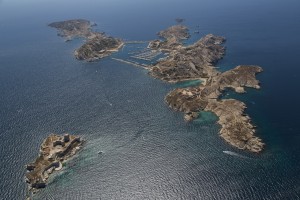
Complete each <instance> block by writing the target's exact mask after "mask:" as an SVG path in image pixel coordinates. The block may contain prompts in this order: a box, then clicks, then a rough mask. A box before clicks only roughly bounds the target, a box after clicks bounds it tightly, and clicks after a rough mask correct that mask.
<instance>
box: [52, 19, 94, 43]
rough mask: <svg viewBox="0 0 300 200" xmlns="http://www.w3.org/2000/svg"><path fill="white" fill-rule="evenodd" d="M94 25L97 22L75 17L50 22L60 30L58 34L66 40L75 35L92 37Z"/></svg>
mask: <svg viewBox="0 0 300 200" xmlns="http://www.w3.org/2000/svg"><path fill="white" fill-rule="evenodd" d="M92 25H95V24H92V23H91V22H90V21H88V20H85V19H73V20H67V21H62V22H53V23H51V24H49V26H50V27H52V28H56V29H57V30H58V31H59V32H58V35H59V36H61V37H64V38H65V39H66V40H71V39H73V38H74V37H85V38H88V37H90V36H91V33H92V30H91V27H92Z"/></svg>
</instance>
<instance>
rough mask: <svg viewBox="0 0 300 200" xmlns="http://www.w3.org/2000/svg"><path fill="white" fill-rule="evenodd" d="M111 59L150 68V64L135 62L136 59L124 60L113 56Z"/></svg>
mask: <svg viewBox="0 0 300 200" xmlns="http://www.w3.org/2000/svg"><path fill="white" fill-rule="evenodd" d="M111 59H113V60H116V61H119V62H122V63H126V64H129V65H133V66H136V67H142V68H144V69H147V70H149V66H147V65H145V64H141V63H138V62H135V61H131V60H123V59H120V58H111Z"/></svg>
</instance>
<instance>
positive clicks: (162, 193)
mask: <svg viewBox="0 0 300 200" xmlns="http://www.w3.org/2000/svg"><path fill="white" fill-rule="evenodd" d="M167 6H169V7H167ZM298 8H299V2H297V1H293V0H289V1H285V2H281V1H263V2H261V1H258V0H257V1H256V0H255V1H243V2H239V1H234V0H230V1H226V2H223V1H217V0H214V1H196V0H190V1H188V3H187V2H186V1H184V2H183V1H175V2H174V1H172V4H171V1H169V0H167V1H164V2H161V1H151V2H140V1H134V0H129V1H118V0H115V1H109V2H107V1H96V0H90V1H88V3H87V2H86V1H85V2H83V1H72V2H71V1H63V2H61V1H43V2H40V1H35V0H30V1H26V2H19V1H14V0H12V1H5V0H3V1H0V35H1V37H0V94H1V95H0V141H1V142H0V157H1V160H2V161H1V162H0V177H1V181H0V199H8V200H11V199H23V198H24V195H25V188H26V187H25V183H24V181H23V176H24V173H25V170H24V165H25V164H26V163H28V162H30V161H32V160H33V159H34V158H35V156H36V155H37V153H38V148H39V145H40V143H41V142H42V140H43V138H45V137H46V136H47V135H48V134H49V133H51V132H56V133H64V132H70V133H73V134H78V135H82V136H83V137H84V138H85V139H86V140H87V141H88V142H87V143H86V146H85V148H84V149H83V150H82V152H81V153H80V154H78V155H77V156H76V157H75V158H74V159H73V160H70V161H69V162H68V163H67V164H66V168H65V169H64V170H62V171H61V172H59V173H57V176H54V177H52V178H51V180H50V181H49V185H48V187H47V188H46V189H44V190H42V191H41V192H40V193H39V194H37V195H36V196H35V198H34V199H72V200H73V199H105V200H106V199H251V200H252V199H299V193H300V182H299V172H300V169H299V164H300V160H299V156H298V155H299V152H300V149H299V142H300V138H299V133H300V130H299V126H298V122H299V120H300V119H299V115H298V113H299V111H300V110H299V109H300V107H299V106H298V102H299V100H300V97H299V94H297V93H296V92H295V91H298V90H299V84H298V74H299V73H298V72H299V69H298V57H299V52H300V49H299V48H300V39H299V38H298V35H299V33H300V27H299V24H298V23H297V19H299V17H300V14H299V12H298ZM153 10H155V12H154V11H153ZM253 13H255V15H254V14H253ZM178 15H180V16H178ZM177 17H183V18H186V22H185V23H186V24H187V25H188V26H189V27H191V30H194V29H199V32H200V33H199V34H193V36H192V38H191V39H190V41H189V42H192V41H196V40H197V39H198V38H200V37H201V36H203V35H205V34H207V33H215V34H219V35H223V36H225V37H226V38H227V42H226V44H225V45H226V47H227V54H226V56H225V58H224V59H223V60H222V61H221V62H220V63H219V64H218V66H219V67H220V70H227V69H230V68H232V67H234V66H236V65H238V64H257V65H260V66H262V67H263V68H264V72H263V73H261V74H260V75H258V78H259V80H260V81H261V83H262V89H261V90H259V91H257V90H252V89H250V90H247V93H246V94H243V95H239V94H234V93H233V92H232V91H228V94H229V95H224V98H231V97H234V98H238V99H240V100H242V101H243V102H245V103H246V104H247V107H248V109H247V110H246V112H247V114H249V115H250V117H251V118H252V120H253V123H254V124H255V125H257V127H258V129H257V134H258V135H259V136H260V137H261V138H262V139H263V140H264V141H265V143H266V144H267V146H266V149H265V151H264V152H263V153H262V154H260V155H253V154H250V153H247V152H241V151H238V150H236V149H234V148H232V147H230V146H229V145H227V144H226V143H225V142H224V141H223V140H222V139H221V138H220V137H219V136H218V130H219V128H220V127H219V126H218V125H216V118H215V116H214V115H212V114H209V113H201V116H202V118H200V119H198V120H196V121H195V122H194V123H185V122H184V121H183V116H182V114H181V113H176V112H174V111H172V110H170V109H169V108H168V107H167V106H166V105H165V104H164V101H163V99H164V97H165V95H166V94H167V93H168V92H169V91H170V90H172V89H173V88H175V87H177V85H171V84H166V83H163V82H161V81H159V80H155V79H153V78H151V77H149V76H148V75H147V72H146V71H145V70H143V69H139V68H136V67H132V66H129V65H126V64H122V63H119V62H116V61H114V60H111V59H110V58H106V59H103V60H101V61H100V62H96V63H85V62H81V61H77V60H75V59H74V57H73V50H74V49H75V48H77V47H78V46H79V45H80V44H81V43H82V40H80V39H77V40H74V41H72V42H68V43H65V42H64V41H63V39H62V38H59V37H57V35H56V31H55V30H53V29H50V28H49V27H47V24H48V23H50V22H52V21H57V20H64V19H69V18H86V19H90V20H92V21H95V22H96V23H97V24H98V27H97V29H98V30H100V31H105V32H107V33H108V34H111V35H113V36H117V37H121V38H124V39H127V40H150V39H153V38H155V37H156V36H155V33H156V32H158V31H159V30H161V29H163V28H165V27H167V26H169V25H172V24H173V23H174V19H175V18H177ZM198 25H199V27H197V26H198ZM141 46H142V45H141ZM123 53H124V52H123ZM118 55H119V56H121V57H122V52H121V54H118ZM114 56H117V55H114ZM184 87H185V86H184ZM99 151H103V152H104V153H103V154H101V155H99V154H97V152H99ZM223 151H234V152H236V153H238V154H240V155H242V156H244V157H238V156H232V155H228V154H225V153H223ZM245 157H246V158H245Z"/></svg>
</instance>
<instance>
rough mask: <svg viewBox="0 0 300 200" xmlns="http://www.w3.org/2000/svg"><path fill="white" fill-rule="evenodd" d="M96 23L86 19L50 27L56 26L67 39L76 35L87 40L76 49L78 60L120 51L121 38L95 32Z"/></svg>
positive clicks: (62, 22)
mask: <svg viewBox="0 0 300 200" xmlns="http://www.w3.org/2000/svg"><path fill="white" fill-rule="evenodd" d="M94 25H95V24H91V22H90V21H88V20H84V19H76V20H67V21H61V22H53V23H51V24H49V26H50V27H53V28H56V29H57V30H58V31H59V33H58V35H59V36H62V37H64V38H66V40H67V41H68V40H71V39H72V38H74V37H83V38H85V39H86V42H85V43H84V44H83V45H82V46H81V47H80V48H78V49H76V50H75V53H74V54H75V57H76V58H77V59H78V60H85V61H88V62H91V61H95V60H98V59H101V58H103V57H106V56H109V55H111V54H112V53H113V52H116V51H118V50H119V49H120V48H121V47H122V46H123V44H124V43H123V42H122V40H120V39H117V38H113V37H110V36H107V35H105V34H104V33H98V32H93V31H92V26H94Z"/></svg>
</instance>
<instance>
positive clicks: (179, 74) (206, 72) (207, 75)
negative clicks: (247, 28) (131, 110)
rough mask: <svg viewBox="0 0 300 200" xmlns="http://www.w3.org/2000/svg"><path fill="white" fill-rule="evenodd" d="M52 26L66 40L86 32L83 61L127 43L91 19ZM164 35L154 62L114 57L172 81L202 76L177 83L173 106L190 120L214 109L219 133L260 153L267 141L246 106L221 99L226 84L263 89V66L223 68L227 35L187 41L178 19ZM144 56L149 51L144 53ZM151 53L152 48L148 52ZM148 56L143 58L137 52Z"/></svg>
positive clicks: (172, 94)
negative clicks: (193, 83)
mask: <svg viewBox="0 0 300 200" xmlns="http://www.w3.org/2000/svg"><path fill="white" fill-rule="evenodd" d="M49 26H51V27H54V28H57V29H58V30H59V35H60V36H63V37H65V38H66V39H68V40H69V39H71V38H73V37H84V38H86V39H87V41H86V43H84V44H83V45H82V46H81V47H80V48H79V49H77V50H76V51H75V57H76V58H77V59H80V60H86V61H94V60H97V59H100V58H103V57H105V56H108V55H111V54H112V52H116V51H118V50H119V49H120V48H121V47H122V46H123V45H124V42H122V40H120V39H116V38H113V37H108V36H106V35H105V34H104V33H97V32H93V31H92V29H91V28H92V23H91V22H89V21H87V20H83V19H78V20H67V21H62V22H54V23H51V24H49ZM157 35H158V36H159V38H160V39H156V40H153V41H150V42H149V44H148V47H147V49H149V50H150V55H151V52H152V54H154V55H157V52H161V53H164V55H166V56H165V57H163V58H160V59H158V60H156V62H155V63H154V64H150V65H149V64H148V65H145V64H139V63H137V62H131V61H126V60H122V59H117V58H114V59H115V60H117V61H122V62H126V63H129V64H133V65H135V66H141V67H143V68H145V69H147V70H149V74H150V75H151V76H153V77H154V78H157V79H160V80H163V81H165V82H169V83H177V82H181V81H186V80H201V81H202V82H201V84H200V85H199V86H194V87H188V88H177V89H174V90H173V91H171V92H170V93H169V94H167V96H166V97H165V101H166V103H167V104H168V105H169V106H170V107H171V108H172V109H174V110H176V111H180V112H183V113H184V119H185V120H186V121H192V120H193V119H195V118H198V117H200V116H199V112H200V111H210V112H213V113H215V114H216V115H217V116H218V117H219V120H218V124H220V125H221V130H220V136H221V137H222V138H224V140H225V141H226V142H228V143H229V144H231V145H232V146H234V147H237V148H239V149H242V150H248V151H250V152H255V153H258V152H261V151H262V150H263V147H264V143H263V142H262V140H261V139H260V138H258V137H257V136H255V135H254V134H255V127H254V126H253V125H252V124H251V119H250V117H249V116H247V115H246V114H245V112H244V110H245V109H246V105H245V104H244V103H243V102H241V101H239V100H236V99H222V98H221V95H222V92H224V90H225V89H227V88H229V89H233V90H234V91H235V92H237V93H244V92H245V87H251V88H256V89H259V88H260V86H259V81H258V80H257V79H256V74H257V73H260V72H262V71H263V70H262V68H261V67H259V66H254V65H240V66H237V67H235V68H234V69H231V70H228V71H225V72H220V71H218V70H217V68H216V67H215V65H216V64H217V62H218V61H219V60H220V59H222V58H223V56H224V55H225V47H224V46H223V43H224V42H225V38H224V37H220V36H215V35H213V34H208V35H206V36H204V37H203V38H201V39H200V40H198V41H197V42H195V43H194V44H191V45H187V46H186V45H184V44H183V41H184V40H187V39H188V38H189V37H190V33H189V29H188V27H186V26H184V25H182V24H181V23H178V24H177V25H174V26H171V27H169V28H167V29H166V30H162V31H160V32H158V34H157ZM143 54H144V55H145V53H143ZM147 55H148V57H147V58H149V53H147ZM135 58H139V59H144V60H145V56H144V57H141V56H140V57H135Z"/></svg>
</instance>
